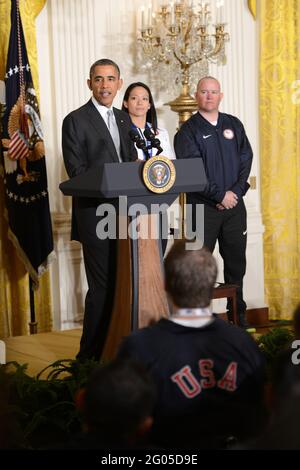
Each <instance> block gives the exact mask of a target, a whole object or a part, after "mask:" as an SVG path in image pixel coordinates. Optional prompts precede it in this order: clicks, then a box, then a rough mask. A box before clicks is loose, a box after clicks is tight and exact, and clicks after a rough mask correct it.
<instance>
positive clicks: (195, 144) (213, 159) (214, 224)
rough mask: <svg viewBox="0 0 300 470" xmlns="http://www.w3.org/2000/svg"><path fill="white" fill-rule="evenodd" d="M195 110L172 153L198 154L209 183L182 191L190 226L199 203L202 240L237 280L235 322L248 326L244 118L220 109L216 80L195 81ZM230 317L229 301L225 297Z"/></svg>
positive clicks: (248, 156) (228, 277) (230, 280)
mask: <svg viewBox="0 0 300 470" xmlns="http://www.w3.org/2000/svg"><path fill="white" fill-rule="evenodd" d="M195 96H196V100H197V103H198V112H197V113H196V114H194V115H193V116H192V117H191V118H190V119H189V120H188V121H186V122H185V123H184V124H183V125H182V127H181V128H180V130H179V131H178V133H177V134H176V136H175V141H174V147H175V152H176V157H177V158H202V160H203V163H204V167H205V171H206V176H207V179H208V184H207V186H206V188H205V190H204V191H203V192H201V193H190V194H188V195H187V203H189V204H191V205H192V214H193V229H194V230H195V227H196V222H195V217H196V205H197V204H204V240H203V241H204V245H205V246H206V247H207V248H208V249H209V250H210V251H211V252H213V250H214V248H215V244H216V241H217V240H218V243H219V251H220V254H221V256H222V258H223V262H224V281H225V282H226V283H227V284H236V285H237V286H238V289H237V309H238V317H239V323H240V326H242V327H247V326H248V325H247V322H246V318H245V312H246V307H247V306H246V303H245V301H244V299H243V278H244V275H245V272H246V244H247V214H246V208H245V204H244V201H243V196H244V195H245V194H246V192H247V190H248V188H249V184H248V182H247V179H248V177H249V174H250V170H251V163H252V157H253V153H252V149H251V146H250V143H249V141H248V138H247V136H246V133H245V129H244V127H243V124H242V123H241V121H239V119H237V118H236V117H234V116H231V115H230V114H225V113H221V112H219V105H220V102H221V100H222V98H223V93H221V88H220V83H219V82H218V80H216V79H215V78H213V77H205V78H202V79H201V80H200V81H199V83H198V87H197V92H196V95H195ZM227 309H228V315H229V318H230V319H231V318H232V305H231V302H230V301H229V300H228V303H227Z"/></svg>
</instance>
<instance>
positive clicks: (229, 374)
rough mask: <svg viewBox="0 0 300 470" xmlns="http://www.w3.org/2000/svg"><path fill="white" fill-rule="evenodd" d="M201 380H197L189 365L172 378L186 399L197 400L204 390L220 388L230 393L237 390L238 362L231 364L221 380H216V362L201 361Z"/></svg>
mask: <svg viewBox="0 0 300 470" xmlns="http://www.w3.org/2000/svg"><path fill="white" fill-rule="evenodd" d="M198 365H199V374H200V377H201V378H200V380H197V378H196V377H195V375H194V374H193V372H192V370H191V368H190V366H189V365H186V366H184V367H182V368H181V369H180V370H179V371H178V372H176V373H175V374H173V375H172V376H171V380H172V381H173V382H174V383H175V384H176V385H177V386H178V387H179V389H180V391H181V392H182V393H183V394H184V396H185V397H186V398H195V397H196V396H197V395H199V394H200V393H201V392H202V390H208V389H211V388H214V387H218V388H220V389H222V390H226V391H228V392H234V391H235V390H236V388H237V386H236V381H237V362H234V361H233V362H230V363H229V364H228V366H227V368H226V370H225V372H224V375H223V377H222V378H221V379H219V380H216V377H215V374H214V371H213V368H214V361H213V360H211V359H200V360H199V362H198Z"/></svg>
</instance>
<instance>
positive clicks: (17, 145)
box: [7, 129, 29, 160]
mask: <svg viewBox="0 0 300 470" xmlns="http://www.w3.org/2000/svg"><path fill="white" fill-rule="evenodd" d="M7 153H8V156H9V158H11V159H12V160H19V159H21V158H25V157H28V154H29V148H28V145H27V142H26V139H25V136H24V134H22V132H21V131H20V130H19V129H18V130H16V131H15V132H14V133H13V135H12V136H11V139H10V143H9V146H8V152H7Z"/></svg>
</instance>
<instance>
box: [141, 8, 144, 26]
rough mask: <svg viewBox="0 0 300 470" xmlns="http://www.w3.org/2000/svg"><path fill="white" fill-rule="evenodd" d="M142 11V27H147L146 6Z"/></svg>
mask: <svg viewBox="0 0 300 470" xmlns="http://www.w3.org/2000/svg"><path fill="white" fill-rule="evenodd" d="M141 12H142V29H145V7H144V6H143V7H142V8H141Z"/></svg>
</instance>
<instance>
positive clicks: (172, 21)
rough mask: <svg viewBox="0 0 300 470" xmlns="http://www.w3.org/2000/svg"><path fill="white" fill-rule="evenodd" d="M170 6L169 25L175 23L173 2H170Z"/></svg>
mask: <svg viewBox="0 0 300 470" xmlns="http://www.w3.org/2000/svg"><path fill="white" fill-rule="evenodd" d="M170 8H171V10H170V11H171V25H172V26H173V25H175V10H174V2H171V3H170Z"/></svg>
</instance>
